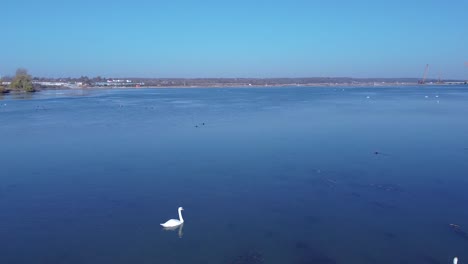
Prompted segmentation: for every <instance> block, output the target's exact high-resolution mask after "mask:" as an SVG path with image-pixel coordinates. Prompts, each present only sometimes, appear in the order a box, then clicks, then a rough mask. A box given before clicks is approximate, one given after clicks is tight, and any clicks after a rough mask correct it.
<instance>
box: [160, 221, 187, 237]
mask: <svg viewBox="0 0 468 264" xmlns="http://www.w3.org/2000/svg"><path fill="white" fill-rule="evenodd" d="M183 228H184V224H183V223H182V224H181V225H178V226H173V227H164V228H163V230H164V231H176V230H179V232H178V235H179V238H182V236H183V235H184V232H183V231H182V229H183Z"/></svg>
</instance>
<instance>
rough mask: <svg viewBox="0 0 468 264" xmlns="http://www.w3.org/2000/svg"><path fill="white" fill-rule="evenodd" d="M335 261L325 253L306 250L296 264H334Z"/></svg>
mask: <svg viewBox="0 0 468 264" xmlns="http://www.w3.org/2000/svg"><path fill="white" fill-rule="evenodd" d="M336 263H337V262H336V260H334V259H333V258H332V257H330V256H327V255H326V254H325V253H323V252H321V251H318V250H315V249H308V250H307V253H304V255H303V256H301V257H300V258H299V260H298V261H297V262H296V264H336Z"/></svg>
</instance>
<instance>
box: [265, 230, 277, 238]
mask: <svg viewBox="0 0 468 264" xmlns="http://www.w3.org/2000/svg"><path fill="white" fill-rule="evenodd" d="M274 236H275V232H273V231H266V232H265V233H263V237H265V238H272V237H274Z"/></svg>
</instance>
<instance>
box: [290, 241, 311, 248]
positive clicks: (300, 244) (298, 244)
mask: <svg viewBox="0 0 468 264" xmlns="http://www.w3.org/2000/svg"><path fill="white" fill-rule="evenodd" d="M294 247H295V248H296V249H301V250H304V249H309V248H310V246H309V244H308V243H307V242H305V241H297V242H296V243H295V244H294Z"/></svg>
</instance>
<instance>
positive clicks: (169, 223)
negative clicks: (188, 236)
mask: <svg viewBox="0 0 468 264" xmlns="http://www.w3.org/2000/svg"><path fill="white" fill-rule="evenodd" d="M182 210H184V208H182V207H179V209H178V211H179V220H177V219H170V220H167V222H166V223H163V224H161V225H162V226H163V227H176V226H180V225H181V224H183V223H184V218H183V217H182Z"/></svg>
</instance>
